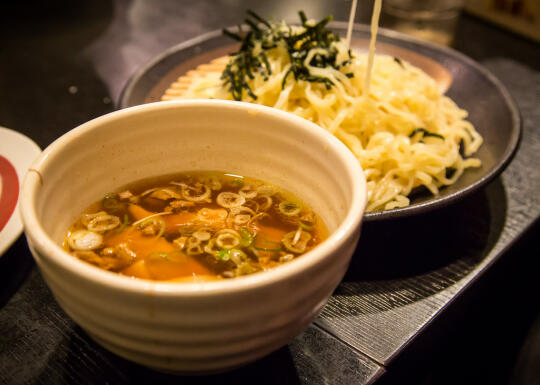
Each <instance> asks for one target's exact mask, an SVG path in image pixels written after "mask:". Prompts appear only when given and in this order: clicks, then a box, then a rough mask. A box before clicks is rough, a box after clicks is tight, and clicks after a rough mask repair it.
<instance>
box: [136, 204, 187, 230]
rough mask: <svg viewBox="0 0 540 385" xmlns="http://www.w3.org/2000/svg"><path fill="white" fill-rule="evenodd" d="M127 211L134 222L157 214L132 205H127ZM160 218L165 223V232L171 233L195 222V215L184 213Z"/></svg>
mask: <svg viewBox="0 0 540 385" xmlns="http://www.w3.org/2000/svg"><path fill="white" fill-rule="evenodd" d="M128 211H129V213H130V214H131V215H132V216H133V218H135V220H136V221H138V220H141V219H144V218H146V217H149V216H150V215H154V214H157V213H154V212H152V211H148V210H146V209H145V208H143V207H141V206H139V205H134V204H131V205H129V207H128ZM161 218H162V219H163V220H164V221H165V226H166V227H165V232H167V233H171V232H174V231H176V230H178V228H179V227H182V226H186V225H190V224H191V223H192V222H193V221H194V220H195V218H196V215H195V214H193V213H190V212H187V211H184V212H181V213H178V214H166V215H162V216H161Z"/></svg>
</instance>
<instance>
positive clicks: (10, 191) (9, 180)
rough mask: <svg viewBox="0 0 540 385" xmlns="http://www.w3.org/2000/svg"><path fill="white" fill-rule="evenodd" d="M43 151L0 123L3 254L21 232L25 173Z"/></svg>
mask: <svg viewBox="0 0 540 385" xmlns="http://www.w3.org/2000/svg"><path fill="white" fill-rule="evenodd" d="M40 153H41V149H40V148H39V146H38V145H37V144H36V143H34V142H33V141H32V140H31V139H30V138H28V137H26V136H24V135H23V134H20V133H18V132H16V131H13V130H9V129H7V128H4V127H2V126H0V256H1V255H2V254H4V252H5V251H6V250H7V249H8V248H9V247H10V246H11V245H12V244H13V242H15V240H16V239H17V238H19V236H20V235H21V233H22V230H23V225H22V223H21V219H20V217H19V204H18V201H19V191H20V187H21V183H22V179H23V177H24V174H26V171H27V170H28V167H30V165H31V164H32V162H33V161H34V159H36V158H37V157H38V155H39V154H40Z"/></svg>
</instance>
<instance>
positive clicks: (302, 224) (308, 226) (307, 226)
mask: <svg viewBox="0 0 540 385" xmlns="http://www.w3.org/2000/svg"><path fill="white" fill-rule="evenodd" d="M298 225H299V226H300V227H301V228H303V229H304V230H307V231H311V230H313V226H310V225H307V224H305V223H304V222H302V221H300V222H299V223H298Z"/></svg>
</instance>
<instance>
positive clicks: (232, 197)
mask: <svg viewBox="0 0 540 385" xmlns="http://www.w3.org/2000/svg"><path fill="white" fill-rule="evenodd" d="M245 201H246V198H244V197H243V196H242V195H240V194H237V193H233V192H230V191H225V192H222V193H220V194H219V195H218V196H217V198H216V203H217V204H218V205H220V206H221V207H225V208H227V209H230V208H233V207H238V206H242V205H243V204H244V202H245Z"/></svg>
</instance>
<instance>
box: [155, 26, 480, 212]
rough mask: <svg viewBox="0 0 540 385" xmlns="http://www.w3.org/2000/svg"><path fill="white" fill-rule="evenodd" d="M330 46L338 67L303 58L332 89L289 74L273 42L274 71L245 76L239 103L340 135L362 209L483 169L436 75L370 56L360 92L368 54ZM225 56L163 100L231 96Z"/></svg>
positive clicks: (475, 144)
mask: <svg viewBox="0 0 540 385" xmlns="http://www.w3.org/2000/svg"><path fill="white" fill-rule="evenodd" d="M299 28H301V27H299ZM300 32H301V31H300ZM332 45H333V46H332V48H333V49H335V50H336V52H337V60H336V61H338V62H340V63H344V64H343V65H342V66H341V67H340V68H339V69H336V68H333V67H330V66H328V67H326V68H320V67H317V66H313V65H311V64H310V63H313V58H314V57H315V56H316V55H318V54H322V52H320V51H321V50H320V49H319V48H314V49H311V50H310V51H309V53H308V55H307V57H306V59H305V61H304V66H305V67H306V68H307V69H308V70H309V72H310V74H311V75H313V76H317V77H324V78H327V79H329V80H330V82H331V83H332V84H333V85H332V86H331V87H328V84H326V83H322V82H312V81H307V80H301V79H296V80H295V78H294V77H293V76H290V75H289V76H287V74H288V72H289V70H290V67H291V61H290V55H289V52H287V49H286V47H285V46H284V45H283V44H277V45H276V47H274V48H272V49H268V50H266V51H265V54H266V56H267V58H268V63H269V65H270V68H271V74H268V73H262V74H261V73H254V74H253V78H248V79H247V80H246V82H247V85H248V86H249V87H250V89H251V90H253V93H254V94H255V96H256V99H255V98H253V97H251V96H249V95H248V94H247V93H243V94H242V100H243V101H248V102H252V103H257V104H262V105H266V106H270V107H274V108H278V109H281V110H284V111H288V112H292V113H294V114H296V115H298V116H301V117H303V118H305V119H308V120H310V121H312V122H314V123H316V124H318V125H319V126H321V127H323V128H325V129H326V130H328V131H329V132H331V133H332V134H333V135H335V136H336V137H337V138H339V139H340V140H341V141H342V142H343V143H344V144H345V145H346V146H347V147H348V148H349V149H350V150H351V151H352V152H353V154H354V155H355V156H356V158H357V159H358V161H359V162H360V164H361V166H362V168H363V170H364V173H365V177H366V180H367V187H368V203H367V211H377V210H390V209H394V208H399V207H405V206H408V205H409V204H410V198H409V195H410V194H411V193H412V192H414V191H416V190H418V189H420V188H422V187H423V188H425V189H427V190H429V191H430V192H431V193H432V194H434V195H437V194H438V192H439V189H440V188H441V187H443V186H448V185H451V184H453V183H455V182H456V180H457V179H458V178H459V177H460V176H461V175H462V174H463V172H464V171H465V170H466V169H467V168H470V167H480V166H481V162H480V160H479V159H478V158H474V157H471V156H472V155H473V154H474V153H475V152H476V151H477V150H478V148H479V147H480V146H481V144H482V137H481V136H480V135H479V134H478V132H477V131H476V130H475V128H474V126H473V125H472V124H471V123H470V122H469V121H468V120H467V116H468V113H467V111H465V110H463V109H461V108H460V107H458V106H457V105H456V103H454V102H453V101H452V100H451V99H450V98H449V97H447V96H445V95H444V94H442V93H441V91H440V89H439V85H438V84H437V82H436V81H435V80H434V79H433V78H431V77H430V76H428V75H427V74H426V73H425V72H423V71H422V70H421V69H419V68H417V67H415V66H413V65H411V64H410V63H407V62H405V61H403V60H400V59H397V58H394V57H391V56H385V55H375V57H374V62H373V68H372V71H371V73H370V74H369V76H370V82H369V83H368V84H369V91H368V94H367V95H364V93H365V89H364V88H365V85H364V83H365V78H366V75H367V72H368V55H367V54H362V53H356V52H353V53H352V58H351V57H349V52H348V50H347V48H346V46H345V43H344V42H342V41H339V40H338V41H335V42H333V43H332ZM257 49H260V47H259V48H258V47H255V48H254V51H255V52H256V51H257ZM229 60H230V58H229V57H222V58H218V59H215V60H214V61H212V62H211V63H209V64H204V65H202V66H199V67H198V68H197V69H195V70H193V71H190V72H188V73H187V74H186V75H185V76H182V77H180V78H179V79H178V80H177V81H176V82H174V83H173V84H171V86H170V87H169V88H168V89H167V90H166V92H165V94H164V95H163V97H162V100H173V99H193V98H199V99H200V98H213V99H228V100H231V99H233V96H232V95H231V92H230V90H229V89H228V88H227V87H226V85H225V84H224V82H223V80H222V71H223V70H224V68H225V66H226V65H227V63H228V62H229Z"/></svg>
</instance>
